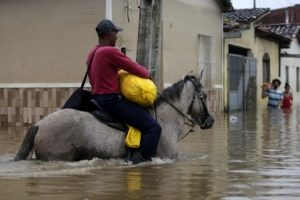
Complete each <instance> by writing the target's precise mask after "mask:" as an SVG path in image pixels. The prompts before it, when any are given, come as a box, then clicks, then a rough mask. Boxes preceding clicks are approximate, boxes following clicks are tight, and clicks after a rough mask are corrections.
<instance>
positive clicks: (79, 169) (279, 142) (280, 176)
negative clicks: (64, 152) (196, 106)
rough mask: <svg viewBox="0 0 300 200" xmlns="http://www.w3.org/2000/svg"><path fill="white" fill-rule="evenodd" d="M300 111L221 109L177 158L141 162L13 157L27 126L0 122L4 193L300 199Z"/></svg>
mask: <svg viewBox="0 0 300 200" xmlns="http://www.w3.org/2000/svg"><path fill="white" fill-rule="evenodd" d="M299 114H300V109H298V108H293V109H290V110H281V109H272V110H270V109H261V110H257V111H246V112H232V113H230V114H215V115H214V117H215V124H214V126H213V128H212V129H210V130H205V131H202V130H200V129H199V128H196V129H195V132H193V133H191V134H189V135H188V136H187V137H186V138H184V139H183V140H182V141H180V142H179V156H178V158H177V159H174V160H172V159H160V158H156V159H154V160H153V161H152V162H148V163H143V164H140V165H128V164H126V163H125V162H124V161H123V160H121V159H110V160H101V159H93V160H89V161H87V160H84V161H79V162H41V161H37V160H34V159H33V160H27V161H19V162H13V161H12V159H13V157H14V156H15V154H16V152H17V151H18V150H19V147H20V145H21V142H22V140H23V138H24V136H25V134H26V132H27V127H11V126H9V127H1V130H0V199H1V200H2V199H3V200H6V199H15V200H18V199H22V200H29V199H30V200H34V199H64V200H68V199H72V200H77V199H78V200H91V199H118V200H119V199H163V200H165V199H222V200H239V199H241V200H248V199H257V200H260V199H263V200H278V199H284V200H294V199H299V197H300V152H299V149H300V117H299V116H300V115H299ZM188 130H189V127H186V128H185V132H187V131H188Z"/></svg>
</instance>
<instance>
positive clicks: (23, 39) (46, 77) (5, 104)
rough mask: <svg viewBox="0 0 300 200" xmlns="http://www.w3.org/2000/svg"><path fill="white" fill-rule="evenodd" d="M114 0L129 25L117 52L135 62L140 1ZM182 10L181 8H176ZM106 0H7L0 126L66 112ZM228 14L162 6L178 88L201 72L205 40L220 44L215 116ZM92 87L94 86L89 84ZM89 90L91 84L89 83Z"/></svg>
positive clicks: (0, 23)
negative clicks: (201, 49)
mask: <svg viewBox="0 0 300 200" xmlns="http://www.w3.org/2000/svg"><path fill="white" fill-rule="evenodd" d="M128 3H129V6H130V8H131V10H128V9H127V8H126V6H127V1H119V0H114V1H112V10H111V11H112V12H111V13H112V20H113V21H114V22H115V24H116V25H118V26H121V27H123V28H124V31H123V32H119V34H118V41H117V44H116V47H117V48H122V47H124V48H126V53H127V55H128V56H129V57H130V58H131V59H133V60H135V59H136V47H137V38H138V21H139V9H138V4H139V1H136V0H128ZM174 9H176V10H174ZM106 14H107V12H106V1H105V0H89V1H80V0H64V1H47V0H22V1H21V0H14V1H0V27H1V29H0V38H1V45H0V60H1V63H0V70H1V71H0V119H1V121H0V124H33V123H35V122H37V121H39V120H40V119H42V118H43V117H44V116H46V115H48V114H50V113H52V112H54V111H56V110H59V109H60V108H61V106H62V105H63V104H64V102H65V101H66V99H67V98H68V97H69V96H70V94H71V93H72V91H74V89H76V88H77V87H79V86H80V83H81V81H82V78H83V76H84V73H85V70H86V66H85V61H86V57H87V54H88V52H89V50H90V49H91V48H92V47H93V46H94V45H96V44H97V42H98V41H97V40H98V38H97V35H96V32H95V27H96V25H97V24H98V22H99V21H100V20H101V19H103V18H105V17H106ZM221 30H222V16H221V9H220V7H219V5H218V4H217V3H216V1H211V0H205V1H201V3H200V2H199V1H196V0H172V1H164V5H163V44H162V51H163V58H162V59H163V60H162V65H161V67H163V69H164V70H163V71H164V73H163V76H164V77H163V79H164V81H165V83H167V84H172V83H174V82H177V81H178V80H180V79H181V78H182V76H183V75H185V74H187V73H189V72H190V71H191V70H193V71H194V72H195V73H199V69H198V63H197V62H198V57H199V47H198V46H199V45H198V43H199V39H198V35H199V34H202V35H208V36H211V37H214V38H215V41H216V47H215V48H216V50H217V51H216V63H215V66H216V68H217V69H216V71H217V72H218V73H217V74H216V75H215V79H214V85H219V87H216V88H206V89H207V92H208V95H209V97H208V106H209V109H210V110H211V111H212V112H220V111H222V108H223V103H222V98H223V95H222V93H223V89H222V62H221V61H222V59H221V57H222V31H221ZM87 82H88V81H87ZM86 87H87V88H89V84H86Z"/></svg>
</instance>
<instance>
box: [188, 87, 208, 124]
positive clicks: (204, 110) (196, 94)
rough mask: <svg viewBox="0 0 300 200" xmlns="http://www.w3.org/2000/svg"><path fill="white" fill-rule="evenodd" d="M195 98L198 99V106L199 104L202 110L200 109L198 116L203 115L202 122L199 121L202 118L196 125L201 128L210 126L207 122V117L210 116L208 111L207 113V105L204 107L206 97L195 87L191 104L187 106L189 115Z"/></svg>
mask: <svg viewBox="0 0 300 200" xmlns="http://www.w3.org/2000/svg"><path fill="white" fill-rule="evenodd" d="M196 97H197V99H198V102H199V104H200V102H201V103H202V109H201V111H200V113H199V115H205V120H204V122H202V121H201V119H202V118H200V124H199V123H197V125H199V126H200V127H202V128H204V127H206V126H210V121H209V115H210V114H209V111H208V108H207V105H206V97H207V96H206V95H204V94H203V93H202V92H200V91H199V89H198V88H197V87H195V89H194V94H193V99H192V102H191V104H190V106H189V111H188V113H189V114H190V112H191V111H192V109H193V106H194V102H195V99H196ZM199 107H200V105H199Z"/></svg>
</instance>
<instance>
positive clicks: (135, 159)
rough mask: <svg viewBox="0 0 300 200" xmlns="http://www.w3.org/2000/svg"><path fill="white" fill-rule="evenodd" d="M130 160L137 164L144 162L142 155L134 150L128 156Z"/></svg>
mask: <svg viewBox="0 0 300 200" xmlns="http://www.w3.org/2000/svg"><path fill="white" fill-rule="evenodd" d="M130 161H131V162H132V163H133V164H139V163H141V162H145V159H144V158H143V156H142V155H141V154H140V153H139V152H137V151H136V152H134V153H133V155H132V156H131V158H130Z"/></svg>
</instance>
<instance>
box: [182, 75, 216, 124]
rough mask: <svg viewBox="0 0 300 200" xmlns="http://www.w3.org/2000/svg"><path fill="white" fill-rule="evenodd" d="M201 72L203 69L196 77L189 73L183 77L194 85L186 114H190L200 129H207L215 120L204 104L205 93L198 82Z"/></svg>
mask: <svg viewBox="0 0 300 200" xmlns="http://www.w3.org/2000/svg"><path fill="white" fill-rule="evenodd" d="M202 74H203V70H202V71H201V73H200V74H199V76H198V77H197V78H196V77H195V76H193V75H191V74H189V75H186V76H185V77H184V81H188V80H189V81H192V82H193V85H194V92H193V99H192V102H191V104H190V106H189V110H188V114H189V115H191V117H192V118H193V119H194V120H195V122H196V123H197V124H198V125H199V126H200V128H201V129H209V128H211V127H212V125H213V123H214V121H215V120H214V118H213V116H212V115H211V114H210V112H209V110H208V107H207V105H206V99H207V94H206V92H205V91H204V90H203V86H202V84H201V83H200V81H201V78H202Z"/></svg>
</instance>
